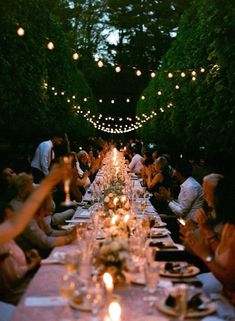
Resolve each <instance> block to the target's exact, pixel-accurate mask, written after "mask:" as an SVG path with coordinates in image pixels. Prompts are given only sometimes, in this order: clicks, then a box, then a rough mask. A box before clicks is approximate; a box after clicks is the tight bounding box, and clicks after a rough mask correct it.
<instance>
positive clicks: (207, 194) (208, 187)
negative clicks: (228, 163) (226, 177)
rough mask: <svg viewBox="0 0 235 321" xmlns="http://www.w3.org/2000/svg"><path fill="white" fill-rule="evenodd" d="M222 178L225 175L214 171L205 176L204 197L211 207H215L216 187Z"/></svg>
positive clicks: (203, 184)
mask: <svg viewBox="0 0 235 321" xmlns="http://www.w3.org/2000/svg"><path fill="white" fill-rule="evenodd" d="M221 178H223V176H222V175H220V174H216V173H212V174H209V175H207V176H204V177H203V183H202V188H203V192H204V199H205V200H206V202H207V204H208V206H209V207H212V208H213V207H214V203H215V188H216V186H217V184H218V182H219V181H220V180H221Z"/></svg>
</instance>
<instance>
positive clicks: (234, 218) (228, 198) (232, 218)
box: [214, 176, 235, 224]
mask: <svg viewBox="0 0 235 321" xmlns="http://www.w3.org/2000/svg"><path fill="white" fill-rule="evenodd" d="M234 200H235V181H234V179H233V177H232V176H228V177H222V178H221V179H220V180H219V181H218V184H217V186H216V187H215V204H214V209H215V212H216V219H217V222H222V223H231V224H235V209H234Z"/></svg>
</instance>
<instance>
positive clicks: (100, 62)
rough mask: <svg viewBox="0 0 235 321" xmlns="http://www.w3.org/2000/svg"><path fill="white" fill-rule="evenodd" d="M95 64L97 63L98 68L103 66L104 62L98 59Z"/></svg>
mask: <svg viewBox="0 0 235 321" xmlns="http://www.w3.org/2000/svg"><path fill="white" fill-rule="evenodd" d="M97 65H98V67H99V68H102V67H104V63H103V61H102V60H99V61H98V62H97Z"/></svg>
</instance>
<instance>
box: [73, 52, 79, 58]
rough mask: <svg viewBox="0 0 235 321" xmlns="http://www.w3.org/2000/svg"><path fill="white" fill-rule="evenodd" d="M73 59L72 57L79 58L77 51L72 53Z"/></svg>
mask: <svg viewBox="0 0 235 321" xmlns="http://www.w3.org/2000/svg"><path fill="white" fill-rule="evenodd" d="M73 59H74V60H78V59H79V54H78V53H77V52H75V53H74V54H73Z"/></svg>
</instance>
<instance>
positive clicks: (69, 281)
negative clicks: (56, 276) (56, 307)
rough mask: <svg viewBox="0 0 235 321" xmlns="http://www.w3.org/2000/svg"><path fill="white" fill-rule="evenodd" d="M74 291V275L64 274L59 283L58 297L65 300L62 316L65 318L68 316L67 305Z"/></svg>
mask: <svg viewBox="0 0 235 321" xmlns="http://www.w3.org/2000/svg"><path fill="white" fill-rule="evenodd" d="M75 289H76V275H75V274H74V273H66V274H64V276H63V278H62V280H61V281H60V289H59V291H60V295H61V296H62V297H63V298H64V299H65V300H66V305H65V308H64V311H63V314H64V315H65V316H66V315H68V314H69V312H70V311H69V306H68V303H69V301H70V299H71V298H72V296H73V294H74V292H75Z"/></svg>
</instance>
